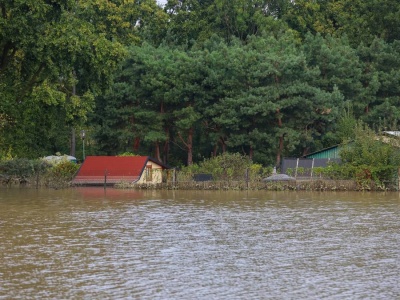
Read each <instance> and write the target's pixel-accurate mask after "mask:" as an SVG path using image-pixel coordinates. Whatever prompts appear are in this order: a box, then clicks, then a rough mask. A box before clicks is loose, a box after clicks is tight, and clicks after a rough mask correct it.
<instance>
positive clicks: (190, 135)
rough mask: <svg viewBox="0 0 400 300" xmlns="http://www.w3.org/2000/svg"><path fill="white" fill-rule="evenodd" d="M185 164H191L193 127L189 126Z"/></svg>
mask: <svg viewBox="0 0 400 300" xmlns="http://www.w3.org/2000/svg"><path fill="white" fill-rule="evenodd" d="M187 154H188V158H187V164H188V166H190V165H192V164H193V127H190V129H189V132H188V139H187Z"/></svg>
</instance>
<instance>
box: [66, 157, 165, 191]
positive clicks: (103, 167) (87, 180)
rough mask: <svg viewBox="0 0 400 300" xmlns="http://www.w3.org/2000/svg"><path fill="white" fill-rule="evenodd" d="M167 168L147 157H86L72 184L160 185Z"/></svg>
mask: <svg viewBox="0 0 400 300" xmlns="http://www.w3.org/2000/svg"><path fill="white" fill-rule="evenodd" d="M165 169H168V167H167V166H165V165H164V164H162V163H161V162H159V161H157V160H156V159H153V158H151V157H149V156H87V157H86V159H85V161H84V162H83V163H82V165H81V167H80V168H79V170H78V172H77V174H76V176H75V178H74V179H73V180H72V183H73V184H75V185H103V184H107V185H113V184H115V183H122V182H126V183H139V184H140V183H150V184H156V183H161V182H162V178H163V176H162V175H163V172H162V171H163V170H165Z"/></svg>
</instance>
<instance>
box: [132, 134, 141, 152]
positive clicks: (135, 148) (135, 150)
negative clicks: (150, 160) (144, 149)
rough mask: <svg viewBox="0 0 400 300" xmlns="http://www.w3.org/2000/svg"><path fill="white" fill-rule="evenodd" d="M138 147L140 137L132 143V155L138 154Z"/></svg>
mask: <svg viewBox="0 0 400 300" xmlns="http://www.w3.org/2000/svg"><path fill="white" fill-rule="evenodd" d="M139 147H140V137H138V136H137V137H135V140H134V142H133V153H135V154H136V153H138V152H139Z"/></svg>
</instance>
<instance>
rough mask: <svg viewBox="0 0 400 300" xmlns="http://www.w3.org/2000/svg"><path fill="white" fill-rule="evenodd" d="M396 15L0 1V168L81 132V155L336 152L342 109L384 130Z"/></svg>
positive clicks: (299, 5)
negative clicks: (3, 162) (83, 132)
mask: <svg viewBox="0 0 400 300" xmlns="http://www.w3.org/2000/svg"><path fill="white" fill-rule="evenodd" d="M399 14H400V5H399V4H398V3H397V2H396V1H393V0H385V1H376V0H368V1H358V0H357V1H349V0H327V1H302V0H298V1H290V0H251V1H248V0H246V1H245V0H230V1H227V0H169V1H168V2H167V4H166V5H165V6H164V7H163V8H162V7H159V6H158V5H157V3H156V1H155V0H143V1H142V0H141V1H139V0H126V1H121V0H90V1H69V0H57V1H50V0H37V1H10V0H6V1H2V3H1V4H0V98H1V102H0V157H3V158H4V157H6V156H9V155H11V156H19V157H29V158H35V157H38V156H44V155H48V154H54V153H55V152H63V153H66V152H70V153H74V151H75V147H76V143H75V132H78V131H79V130H81V129H85V130H86V131H87V132H88V139H87V141H86V142H89V141H90V147H89V148H88V149H87V151H89V153H92V154H109V155H113V154H118V153H123V152H134V153H137V154H144V155H152V156H154V157H156V158H157V159H159V160H162V161H163V162H165V163H169V164H172V165H190V164H192V163H195V162H198V161H201V160H204V159H206V158H209V157H211V156H216V155H217V154H219V153H225V152H239V153H241V154H245V155H247V156H249V157H250V158H251V159H253V160H255V161H256V162H260V163H263V164H268V165H279V163H280V161H281V159H282V157H288V156H291V157H293V156H294V157H299V156H302V155H305V154H307V153H309V152H311V151H315V150H318V149H320V148H322V147H328V146H332V145H334V144H337V143H340V142H342V138H343V132H344V131H343V130H344V128H343V126H344V123H343V122H341V120H343V117H344V115H343V114H344V111H346V109H348V108H349V107H351V111H352V113H353V114H354V117H355V118H356V119H357V120H363V121H364V122H365V124H367V125H369V127H370V128H372V129H374V130H375V131H379V130H383V129H386V130H389V129H397V128H398V125H399V121H400V110H399V107H400V105H399V104H400V103H399V101H400V85H399V82H400V42H399V40H400V36H399V34H400V32H399V30H398V28H400V27H399V26H398V25H399V24H398V22H399V20H400V18H399ZM82 142H83V141H80V142H79V141H78V143H82ZM79 151H80V150H79V149H78V152H79Z"/></svg>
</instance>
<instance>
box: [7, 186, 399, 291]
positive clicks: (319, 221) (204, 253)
mask: <svg viewBox="0 0 400 300" xmlns="http://www.w3.org/2000/svg"><path fill="white" fill-rule="evenodd" d="M0 299H400V194H399V193H362V192H358V193H357V192H340V193H339V192H336V193H335V192H329V193H328V192H320V193H315V192H269V191H268V192H266V191H257V192H238V191H133V190H115V189H112V188H108V189H107V190H104V189H103V188H76V189H65V190H46V189H39V190H35V189H24V188H22V189H20V188H11V189H6V188H2V189H0Z"/></svg>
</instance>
